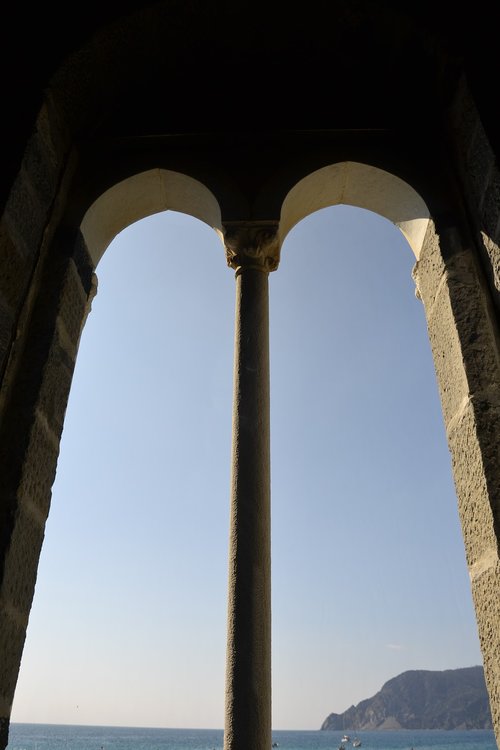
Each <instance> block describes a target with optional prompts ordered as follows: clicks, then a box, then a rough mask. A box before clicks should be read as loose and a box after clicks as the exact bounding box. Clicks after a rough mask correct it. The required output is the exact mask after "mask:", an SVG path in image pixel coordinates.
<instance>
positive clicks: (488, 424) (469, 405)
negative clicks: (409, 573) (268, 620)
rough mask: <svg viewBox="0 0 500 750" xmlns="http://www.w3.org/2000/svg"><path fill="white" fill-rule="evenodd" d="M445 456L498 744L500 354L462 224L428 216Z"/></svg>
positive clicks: (425, 264) (427, 292)
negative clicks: (449, 461)
mask: <svg viewBox="0 0 500 750" xmlns="http://www.w3.org/2000/svg"><path fill="white" fill-rule="evenodd" d="M414 275H415V280H416V283H417V290H418V294H419V296H420V297H421V299H422V301H423V303H424V307H425V313H426V319H427V327H428V332H429V339H430V343H431V348H432V352H433V357H434V365H435V370H436V375H437V381H438V386H439V392H440V398H441V405H442V411H443V416H444V422H445V427H446V433H447V440H448V446H449V449H450V453H451V458H452V467H453V475H454V482H455V487H456V492H457V500H458V511H459V515H460V521H461V525H462V533H463V538H464V545H465V553H466V558H467V564H468V568H469V574H470V579H471V588H472V596H473V601H474V605H475V610H476V617H477V623H478V633H479V639H480V644H481V650H482V653H483V661H484V669H485V677H486V683H487V686H488V692H489V696H490V706H491V712H492V716H493V724H494V728H495V733H496V738H497V742H498V743H499V744H500V627H499V625H500V560H499V546H498V540H499V538H500V357H499V350H498V346H497V326H496V320H495V316H494V314H493V309H492V302H491V296H490V291H489V289H488V286H487V284H486V282H485V281H484V277H483V274H482V269H481V267H480V265H479V264H478V262H477V256H476V254H475V251H474V248H473V243H472V242H471V240H470V238H468V237H467V236H466V233H465V232H464V230H463V229H462V230H459V229H458V227H456V226H454V227H449V226H448V227H442V228H440V230H439V234H438V233H437V232H436V230H435V227H434V224H432V223H431V224H430V227H429V230H428V232H427V236H426V240H425V242H424V246H423V248H422V253H421V256H420V259H419V261H418V263H417V265H416V267H415V271H414Z"/></svg>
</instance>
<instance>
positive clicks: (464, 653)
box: [12, 206, 482, 729]
mask: <svg viewBox="0 0 500 750" xmlns="http://www.w3.org/2000/svg"><path fill="white" fill-rule="evenodd" d="M413 264H414V257H413V255H412V252H411V250H410V248H409V246H408V244H407V243H406V240H405V239H404V237H403V235H402V234H401V233H400V232H399V230H397V229H396V228H395V227H394V226H393V225H392V224H390V223H389V222H388V221H386V220H384V219H382V218H380V217H379V216H376V215H375V214H372V213H369V212H367V211H363V210H360V209H353V208H351V207H347V206H337V207H334V208H331V209H324V210H322V211H319V212H317V213H316V214H314V215H312V216H310V217H308V218H307V219H305V220H303V221H302V222H301V223H300V224H299V225H297V226H296V227H295V228H294V229H293V230H292V231H291V232H290V234H289V235H288V237H287V238H286V240H285V243H284V246H283V248H282V256H281V264H280V267H279V269H278V271H276V272H274V273H272V274H271V275H270V279H269V281H270V318H271V332H270V333H271V337H270V338H271V450H272V566H273V568H272V571H273V572H272V601H273V615H272V616H273V728H275V729H319V727H320V726H321V723H322V722H323V720H324V719H325V718H326V716H327V715H328V714H329V713H330V712H332V711H335V712H342V711H344V710H345V709H347V708H348V707H349V706H350V705H352V704H357V703H359V701H361V700H363V699H364V698H367V697H370V696H372V695H373V694H375V693H376V692H377V691H378V690H379V689H380V688H381V686H382V684H383V683H384V682H385V681H387V680H388V679H390V678H391V677H394V676H396V675H397V674H400V673H401V672H403V671H405V670H407V669H452V668H457V667H465V666H472V665H474V664H480V663H482V657H481V653H480V649H479V642H478V636H477V629H476V622H475V617H474V612H473V607H472V598H471V593H470V586H469V580H468V574H467V569H466V564H465V556H464V549H463V542H462V538H461V533H460V525H459V520H458V514H457V508H456V498H455V492H454V487H453V481H452V476H451V464H450V456H449V452H448V448H447V446H446V439H445V431H444V426H443V421H442V417H441V411H440V405H439V398H438V391H437V385H436V380H435V375H434V368H433V364H432V357H431V352H430V346H429V340H428V337H427V333H426V325H425V316H424V308H423V306H422V303H421V302H420V301H418V300H417V299H416V298H415V293H414V283H413V280H412V278H411V269H412V266H413ZM97 275H98V277H99V291H98V294H97V297H96V299H95V300H94V303H93V307H92V311H91V313H90V315H89V318H88V321H87V324H86V327H85V329H84V332H83V335H82V339H81V344H80V351H79V357H78V362H77V366H76V371H75V376H74V381H73V388H72V392H71V396H70V401H69V405H68V410H67V415H66V423H65V428H64V432H63V438H62V444H61V453H60V458H59V464H58V473H57V478H56V482H55V484H54V488H53V499H52V507H51V511H50V515H49V519H48V522H47V529H46V538H45V544H44V547H43V550H42V555H41V561H40V567H39V575H38V581H37V586H36V592H35V598H34V603H33V607H32V612H31V617H30V623H29V627H28V635H27V641H26V645H25V650H24V655H23V661H22V665H21V672H20V675H19V680H18V687H17V691H16V697H15V701H14V707H13V713H12V720H13V721H32V722H44V723H45V722H47V723H69V724H73V723H75V724H78V723H80V724H105V725H128V726H165V727H206V728H209V727H215V728H222V726H223V716H224V704H223V701H224V667H225V637H226V635H225V626H226V595H227V552H228V549H227V548H228V520H229V473H230V455H231V409H232V366H233V331H234V291H235V290H234V274H233V272H232V271H231V270H230V269H229V268H227V266H226V263H225V257H224V252H223V249H222V246H221V243H220V241H219V239H218V237H217V235H216V234H215V232H214V231H213V230H211V229H210V228H209V227H207V226H206V225H204V224H202V223H201V222H199V221H197V220H195V219H192V218H189V217H187V216H184V215H181V214H177V213H174V212H169V213H164V214H158V215H156V216H153V217H150V218H149V219H146V220H143V221H141V222H138V223H137V224H134V225H133V226H131V227H129V228H128V229H127V230H125V231H124V232H122V233H121V234H120V235H119V236H118V237H117V238H116V239H115V240H114V242H113V243H112V245H111V246H110V247H109V248H108V250H107V251H106V253H105V255H104V257H103V259H102V260H101V262H100V264H99V266H98V269H97Z"/></svg>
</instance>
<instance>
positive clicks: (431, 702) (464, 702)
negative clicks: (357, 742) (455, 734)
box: [321, 666, 493, 731]
mask: <svg viewBox="0 0 500 750" xmlns="http://www.w3.org/2000/svg"><path fill="white" fill-rule="evenodd" d="M492 728H493V724H492V718H491V713H490V704H489V698H488V693H487V690H486V683H485V680H484V671H483V667H481V666H477V667H465V668H463V669H446V670H444V671H430V670H424V669H422V670H410V671H408V672H403V673H402V674H400V675H399V676H398V677H393V678H392V679H391V680H389V681H388V682H386V683H385V684H384V685H383V686H382V688H381V690H379V692H378V693H376V694H375V695H374V696H373V697H372V698H367V699H366V700H363V701H361V703H359V704H358V705H357V706H351V707H350V708H348V709H347V711H344V713H342V714H335V713H332V714H330V715H329V716H328V717H327V718H326V719H325V721H324V722H323V724H322V726H321V729H325V730H341V731H344V730H348V729H349V730H356V731H360V730H370V731H373V730H376V729H380V730H387V729H461V730H463V729H492Z"/></svg>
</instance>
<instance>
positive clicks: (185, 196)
mask: <svg viewBox="0 0 500 750" xmlns="http://www.w3.org/2000/svg"><path fill="white" fill-rule="evenodd" d="M161 211H179V212H180V213H185V214H188V215H189V216H193V217H194V218H196V219H200V220H201V221H203V222H205V224H208V226H210V227H212V229H214V230H215V231H216V232H217V234H218V235H219V237H220V239H221V240H222V237H223V232H222V221H221V211H220V206H219V204H218V202H217V200H216V198H215V196H214V195H213V193H211V192H210V190H209V189H208V188H207V187H206V186H205V185H203V183H201V182H198V180H195V179H193V178H192V177H189V176H188V175H185V174H182V173H180V172H172V171H170V170H167V169H151V170H148V171H147V172H140V173H139V174H136V175H133V176H132V177H128V178H127V179H125V180H123V181H121V182H118V183H116V185H113V187H111V188H109V189H108V190H106V191H105V192H104V193H103V194H102V195H100V196H99V198H97V200H96V201H94V203H93V204H92V205H91V206H90V208H89V209H88V211H87V212H86V214H85V216H84V217H83V221H82V224H81V231H82V234H83V238H84V240H85V243H86V245H87V249H88V251H89V253H90V256H91V258H92V260H93V262H94V266H95V267H97V264H98V263H99V261H100V259H101V258H102V256H103V254H104V251H105V250H106V248H107V247H108V246H109V245H110V244H111V242H112V241H113V239H114V238H115V237H116V235H117V234H119V233H120V232H121V231H123V230H124V229H126V227H128V226H130V224H133V223H134V222H136V221H140V220H141V219H144V218H146V217H147V216H152V215H153V214H156V213H159V212H161Z"/></svg>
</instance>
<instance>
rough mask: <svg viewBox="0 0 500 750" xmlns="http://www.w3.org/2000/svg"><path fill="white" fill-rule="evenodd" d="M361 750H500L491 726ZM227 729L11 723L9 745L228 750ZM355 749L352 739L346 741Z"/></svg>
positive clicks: (380, 737) (295, 737)
mask: <svg viewBox="0 0 500 750" xmlns="http://www.w3.org/2000/svg"><path fill="white" fill-rule="evenodd" d="M355 736H356V737H358V738H359V739H360V740H361V747H360V750H499V749H498V747H497V743H496V741H495V736H494V734H493V732H492V731H489V730H482V729H481V730H479V729H478V730H476V729H474V730H468V731H464V732H461V731H444V730H426V731H413V730H404V731H399V730H398V731H396V730H391V731H378V732H359V733H358V734H357V735H353V736H351V740H352V739H354V737H355ZM341 740H342V732H336V731H326V730H325V731H322V730H305V731H299V730H291V731H287V730H284V729H280V730H275V731H273V733H272V746H273V747H275V748H278V750H339V747H340V745H341ZM223 741H224V732H223V730H222V729H220V730H218V729H145V728H139V727H137V728H135V727H100V726H95V727H94V726H75V725H65V724H14V723H13V724H11V725H10V732H9V744H8V746H7V748H8V750H222V747H223ZM344 746H345V748H346V750H351V748H352V742H348V743H344ZM269 750H271V748H270V749H269Z"/></svg>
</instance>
